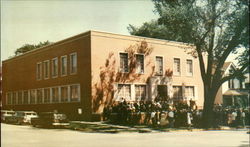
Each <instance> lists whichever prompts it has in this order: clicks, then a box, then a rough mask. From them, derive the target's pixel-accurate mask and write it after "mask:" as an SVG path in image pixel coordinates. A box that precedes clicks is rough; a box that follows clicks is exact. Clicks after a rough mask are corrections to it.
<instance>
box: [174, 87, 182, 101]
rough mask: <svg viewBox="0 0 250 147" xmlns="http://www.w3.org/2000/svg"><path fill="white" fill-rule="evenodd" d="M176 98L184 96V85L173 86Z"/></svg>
mask: <svg viewBox="0 0 250 147" xmlns="http://www.w3.org/2000/svg"><path fill="white" fill-rule="evenodd" d="M173 91H174V98H177V99H179V98H182V86H173Z"/></svg>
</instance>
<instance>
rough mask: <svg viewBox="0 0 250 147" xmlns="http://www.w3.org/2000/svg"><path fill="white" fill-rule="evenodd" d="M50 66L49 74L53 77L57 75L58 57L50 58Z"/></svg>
mask: <svg viewBox="0 0 250 147" xmlns="http://www.w3.org/2000/svg"><path fill="white" fill-rule="evenodd" d="M51 66H52V72H51V74H52V77H53V78H55V77H57V75H58V59H57V58H54V59H52V63H51Z"/></svg>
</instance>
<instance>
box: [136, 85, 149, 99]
mask: <svg viewBox="0 0 250 147" xmlns="http://www.w3.org/2000/svg"><path fill="white" fill-rule="evenodd" d="M136 86H145V99H144V101H145V100H147V92H148V91H147V90H148V89H147V84H134V91H135V94H134V95H135V96H134V97H135V101H137V100H136ZM139 101H142V100H141V99H140V100H139Z"/></svg>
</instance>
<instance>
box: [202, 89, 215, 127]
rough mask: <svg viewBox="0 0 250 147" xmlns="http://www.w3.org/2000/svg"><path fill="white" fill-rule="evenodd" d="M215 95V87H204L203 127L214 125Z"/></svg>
mask: <svg viewBox="0 0 250 147" xmlns="http://www.w3.org/2000/svg"><path fill="white" fill-rule="evenodd" d="M204 87H205V86H204ZM215 96H216V90H215V89H214V88H204V108H203V115H202V127H204V128H210V127H213V126H214V123H213V120H214V114H213V107H214V100H215Z"/></svg>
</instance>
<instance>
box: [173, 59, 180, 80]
mask: <svg viewBox="0 0 250 147" xmlns="http://www.w3.org/2000/svg"><path fill="white" fill-rule="evenodd" d="M174 75H178V76H179V75H181V65H180V59H179V58H174Z"/></svg>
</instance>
